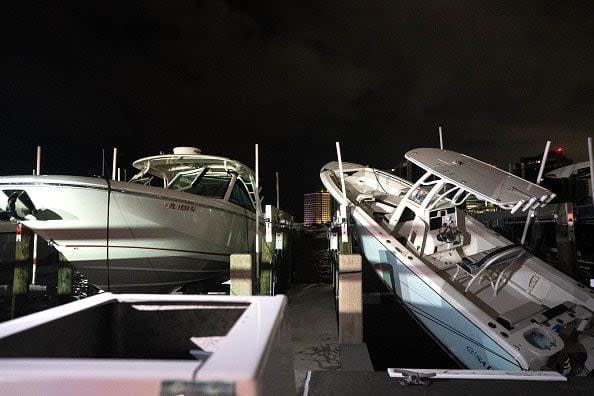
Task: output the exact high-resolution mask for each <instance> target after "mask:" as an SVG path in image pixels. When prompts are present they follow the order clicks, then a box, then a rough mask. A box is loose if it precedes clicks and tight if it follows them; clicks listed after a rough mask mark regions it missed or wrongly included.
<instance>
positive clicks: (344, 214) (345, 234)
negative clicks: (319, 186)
mask: <svg viewBox="0 0 594 396" xmlns="http://www.w3.org/2000/svg"><path fill="white" fill-rule="evenodd" d="M336 155H337V157H338V170H339V172H340V186H341V188H342V202H341V203H340V217H341V221H342V227H341V231H342V241H343V242H348V238H349V236H348V230H347V221H346V218H347V210H346V209H347V207H346V205H347V199H346V188H345V186H344V173H343V171H342V155H340V142H336Z"/></svg>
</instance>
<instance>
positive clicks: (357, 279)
mask: <svg viewBox="0 0 594 396" xmlns="http://www.w3.org/2000/svg"><path fill="white" fill-rule="evenodd" d="M361 271H362V258H361V255H359V254H340V255H339V256H338V342H339V343H340V344H360V343H362V342H363V289H362V279H361Z"/></svg>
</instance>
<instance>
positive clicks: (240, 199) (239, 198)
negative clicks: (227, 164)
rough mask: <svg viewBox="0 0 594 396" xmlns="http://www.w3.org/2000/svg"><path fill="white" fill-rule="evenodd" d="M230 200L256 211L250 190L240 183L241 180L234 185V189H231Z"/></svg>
mask: <svg viewBox="0 0 594 396" xmlns="http://www.w3.org/2000/svg"><path fill="white" fill-rule="evenodd" d="M229 201H230V202H233V203H234V204H236V205H239V206H241V207H242V208H245V209H247V210H250V211H252V212H255V209H254V204H253V203H252V200H251V199H250V196H249V194H248V192H247V191H246V189H245V187H244V186H243V185H242V184H241V183H239V181H237V183H235V186H233V191H231V195H230V196H229Z"/></svg>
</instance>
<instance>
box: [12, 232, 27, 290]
mask: <svg viewBox="0 0 594 396" xmlns="http://www.w3.org/2000/svg"><path fill="white" fill-rule="evenodd" d="M30 241H31V233H30V232H29V230H28V229H27V228H25V227H24V226H23V225H22V224H20V223H19V224H17V232H16V244H15V248H14V273H13V282H12V294H13V295H23V294H27V290H28V289H29V268H28V267H29V260H30V258H31V251H30V246H29V245H30Z"/></svg>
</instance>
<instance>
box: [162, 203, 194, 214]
mask: <svg viewBox="0 0 594 396" xmlns="http://www.w3.org/2000/svg"><path fill="white" fill-rule="evenodd" d="M163 207H165V208H167V209H173V210H181V211H184V212H195V211H196V207H195V206H193V205H188V204H180V203H175V202H163Z"/></svg>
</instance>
